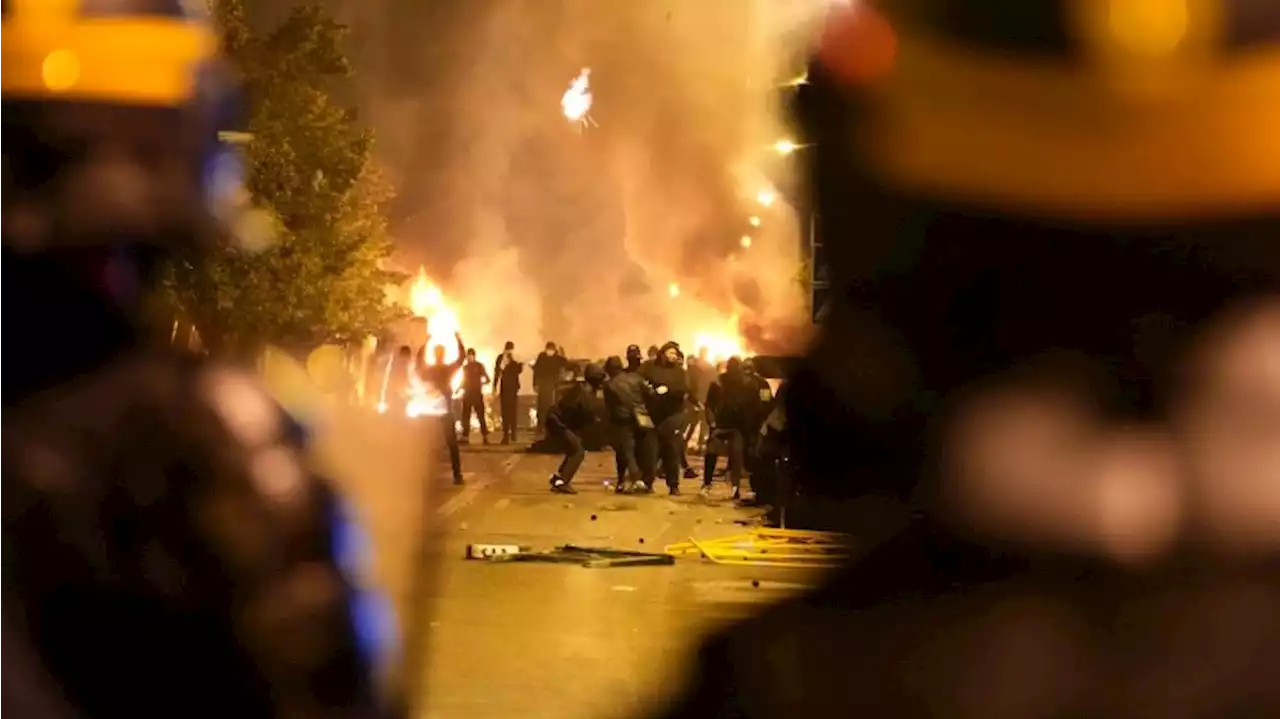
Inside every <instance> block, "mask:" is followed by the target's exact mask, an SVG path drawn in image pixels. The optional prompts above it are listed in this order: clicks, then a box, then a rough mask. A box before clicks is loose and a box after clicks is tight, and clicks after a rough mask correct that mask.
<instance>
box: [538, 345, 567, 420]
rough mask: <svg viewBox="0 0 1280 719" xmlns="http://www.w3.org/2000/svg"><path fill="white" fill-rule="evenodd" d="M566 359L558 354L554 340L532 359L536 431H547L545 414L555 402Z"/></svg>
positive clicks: (558, 350)
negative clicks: (536, 416)
mask: <svg viewBox="0 0 1280 719" xmlns="http://www.w3.org/2000/svg"><path fill="white" fill-rule="evenodd" d="M567 364H568V360H567V359H565V357H564V356H563V355H561V354H560V349H559V348H558V347H557V346H556V343H555V342H548V343H547V346H546V349H544V350H543V351H542V354H540V355H538V359H536V360H534V361H533V391H534V392H535V393H536V394H537V396H538V400H537V411H538V431H539V432H541V433H542V434H543V435H545V434H546V431H547V423H546V416H547V412H549V411H551V407H552V406H553V405H554V404H555V403H556V390H557V389H559V387H560V378H561V376H562V375H563V374H564V370H565V366H566V365H567Z"/></svg>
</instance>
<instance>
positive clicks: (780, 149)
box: [773, 139, 800, 155]
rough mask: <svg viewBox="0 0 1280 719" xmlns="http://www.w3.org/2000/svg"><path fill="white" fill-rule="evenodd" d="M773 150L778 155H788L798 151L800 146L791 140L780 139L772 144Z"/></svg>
mask: <svg viewBox="0 0 1280 719" xmlns="http://www.w3.org/2000/svg"><path fill="white" fill-rule="evenodd" d="M773 149H774V151H775V152H777V153H778V154H779V155H790V154H791V153H793V152H795V151H796V150H798V149H800V146H799V145H797V144H796V143H794V142H792V141H791V140H787V139H782V140H778V141H777V142H775V143H773Z"/></svg>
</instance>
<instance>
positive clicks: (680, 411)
mask: <svg viewBox="0 0 1280 719" xmlns="http://www.w3.org/2000/svg"><path fill="white" fill-rule="evenodd" d="M641 375H643V376H644V378H645V379H646V380H648V381H649V384H650V385H652V386H653V395H652V396H651V398H650V400H649V414H650V415H651V416H652V417H653V423H654V427H655V429H654V434H655V436H656V440H657V451H658V462H659V465H660V466H661V470H662V471H661V472H660V474H661V475H662V476H663V477H664V478H665V479H666V481H667V488H668V490H669V492H670V493H671V494H672V495H678V494H680V475H681V468H682V464H683V463H682V462H681V457H682V456H684V409H685V406H684V405H685V397H686V396H687V395H688V394H689V377H688V373H687V372H686V371H685V368H684V363H683V362H682V361H681V358H680V345H679V344H677V343H676V342H667V343H666V344H664V345H662V347H660V348H659V350H658V357H657V359H656V360H655V361H654V362H653V363H651V364H646V365H644V366H643V368H642V370H641Z"/></svg>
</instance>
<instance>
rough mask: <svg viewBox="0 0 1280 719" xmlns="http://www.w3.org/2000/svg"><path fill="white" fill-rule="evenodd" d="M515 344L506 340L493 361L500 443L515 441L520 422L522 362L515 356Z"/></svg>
mask: <svg viewBox="0 0 1280 719" xmlns="http://www.w3.org/2000/svg"><path fill="white" fill-rule="evenodd" d="M515 350H516V344H515V343H514V342H511V341H510V340H508V341H507V343H506V345H505V346H504V347H503V348H502V353H501V354H499V355H498V358H497V359H496V360H494V362H493V383H494V387H493V393H494V395H495V396H497V398H498V409H499V414H500V415H501V418H502V443H503V444H507V443H509V442H514V441H516V428H517V426H518V425H519V424H520V373H521V372H522V371H523V370H524V363H523V362H520V361H519V360H517V359H516V357H515Z"/></svg>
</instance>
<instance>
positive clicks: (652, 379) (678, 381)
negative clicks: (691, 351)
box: [641, 361, 689, 422]
mask: <svg viewBox="0 0 1280 719" xmlns="http://www.w3.org/2000/svg"><path fill="white" fill-rule="evenodd" d="M641 372H642V374H643V375H644V377H645V379H647V380H649V384H651V385H653V395H652V397H651V398H650V401H649V412H650V414H652V415H653V421H654V422H661V421H663V420H664V419H668V418H670V417H673V416H675V415H677V414H680V413H682V412H684V399H685V396H686V395H688V394H689V375H688V373H687V372H685V369H684V367H683V366H682V365H680V364H667V363H665V362H662V361H658V362H654V363H653V364H649V365H644V366H643V367H642V368H641ZM663 388H665V389H663Z"/></svg>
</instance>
